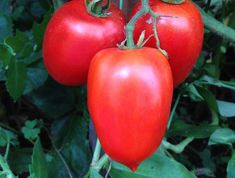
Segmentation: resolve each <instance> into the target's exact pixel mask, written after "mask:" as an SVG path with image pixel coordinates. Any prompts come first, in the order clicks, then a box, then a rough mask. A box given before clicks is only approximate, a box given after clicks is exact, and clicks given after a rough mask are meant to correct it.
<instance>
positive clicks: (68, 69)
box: [43, 1, 125, 86]
mask: <svg viewBox="0 0 235 178" xmlns="http://www.w3.org/2000/svg"><path fill="white" fill-rule="evenodd" d="M109 11H110V12H111V15H110V16H108V17H104V18H98V17H94V16H92V15H89V14H88V13H87V11H86V8H85V5H84V1H70V2H67V3H65V4H64V5H63V6H62V7H61V8H60V9H58V11H57V12H56V13H55V14H54V15H53V16H52V18H51V20H50V22H49V24H48V26H47V29H46V32H45V36H44V42H43V58H44V64H45V66H46V69H47V70H48V72H49V74H50V75H51V76H52V77H53V78H54V79H55V80H56V81H58V82H59V83H61V84H64V85H72V86H73V85H80V84H83V83H86V80H87V73H88V68H89V64H90V61H91V59H92V57H93V56H94V55H95V53H97V52H98V51H100V50H101V49H105V48H108V47H115V46H116V45H117V44H118V43H120V42H121V41H122V40H124V39H125V33H124V25H125V17H124V15H123V13H122V12H121V11H120V10H119V9H118V7H116V6H115V5H113V4H112V5H111V7H110V9H109Z"/></svg>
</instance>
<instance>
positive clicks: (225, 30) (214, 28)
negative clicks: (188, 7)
mask: <svg viewBox="0 0 235 178" xmlns="http://www.w3.org/2000/svg"><path fill="white" fill-rule="evenodd" d="M197 8H198V9H199V11H200V12H201V14H202V18H203V22H204V24H205V27H206V28H207V29H208V30H210V31H211V32H213V33H215V34H217V35H219V36H221V37H223V38H225V39H227V40H229V41H230V42H233V43H235V30H233V29H232V28H230V27H228V26H226V25H224V24H223V23H221V22H220V21H218V20H216V19H215V18H213V17H211V16H209V15H208V14H207V13H206V12H205V11H203V10H202V9H201V8H200V7H199V6H197Z"/></svg>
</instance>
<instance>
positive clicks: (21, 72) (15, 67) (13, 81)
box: [6, 59, 27, 101]
mask: <svg viewBox="0 0 235 178" xmlns="http://www.w3.org/2000/svg"><path fill="white" fill-rule="evenodd" d="M26 77H27V74H26V66H25V64H24V63H23V62H20V61H17V60H14V59H11V61H10V64H9V68H8V70H7V73H6V86H7V90H8V92H9V93H10V95H11V97H12V98H13V99H14V100H15V101H16V100H17V99H18V98H19V97H20V96H21V95H22V94H23V92H24V89H25V84H26V83H25V81H26Z"/></svg>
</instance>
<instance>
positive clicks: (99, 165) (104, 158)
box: [92, 154, 109, 172]
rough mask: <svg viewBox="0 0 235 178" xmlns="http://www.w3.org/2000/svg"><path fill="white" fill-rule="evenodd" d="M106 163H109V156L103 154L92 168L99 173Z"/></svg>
mask: <svg viewBox="0 0 235 178" xmlns="http://www.w3.org/2000/svg"><path fill="white" fill-rule="evenodd" d="M108 161H109V156H108V155H107V154H104V155H103V156H102V157H101V158H100V160H99V161H98V162H97V164H96V165H95V166H94V167H92V168H93V169H96V170H97V171H98V172H99V171H100V170H101V169H102V168H103V167H104V165H105V164H106V163H107V162H108Z"/></svg>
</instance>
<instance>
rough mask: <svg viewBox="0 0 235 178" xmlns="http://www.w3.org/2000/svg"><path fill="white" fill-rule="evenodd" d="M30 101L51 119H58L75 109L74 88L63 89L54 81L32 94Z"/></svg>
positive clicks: (29, 97) (29, 96)
mask: <svg viewBox="0 0 235 178" xmlns="http://www.w3.org/2000/svg"><path fill="white" fill-rule="evenodd" d="M28 99H29V100H30V101H31V102H32V103H33V104H34V105H35V106H37V107H38V108H39V109H40V110H41V111H42V112H44V113H46V114H47V115H48V116H50V117H51V118H58V117H60V116H62V115H64V114H65V113H68V112H70V111H72V110H73V109H74V107H75V97H74V90H73V88H68V87H63V86H61V85H59V84H57V83H55V82H54V81H52V80H48V81H47V82H46V83H45V84H44V85H43V86H42V87H40V88H39V89H37V90H35V91H33V92H32V93H30V95H28Z"/></svg>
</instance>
